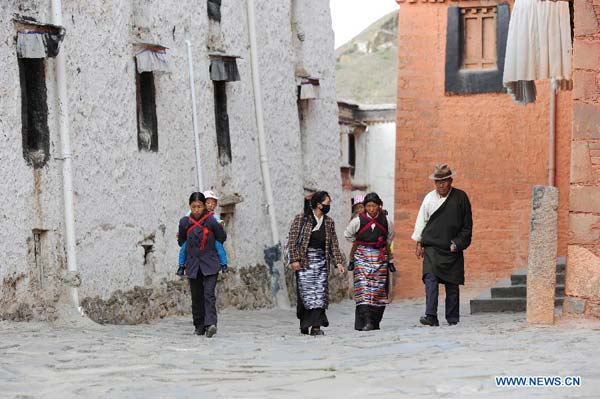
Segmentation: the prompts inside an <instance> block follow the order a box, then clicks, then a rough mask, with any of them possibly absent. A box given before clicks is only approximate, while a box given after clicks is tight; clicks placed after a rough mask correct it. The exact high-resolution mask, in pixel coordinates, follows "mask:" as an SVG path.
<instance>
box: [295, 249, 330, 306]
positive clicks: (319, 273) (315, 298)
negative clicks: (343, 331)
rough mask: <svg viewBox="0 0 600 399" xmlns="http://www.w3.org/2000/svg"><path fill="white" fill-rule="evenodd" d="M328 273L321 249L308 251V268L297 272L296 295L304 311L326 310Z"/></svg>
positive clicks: (323, 252)
mask: <svg viewBox="0 0 600 399" xmlns="http://www.w3.org/2000/svg"><path fill="white" fill-rule="evenodd" d="M328 275H329V272H328V270H327V262H326V260H325V251H324V250H322V249H313V248H309V249H308V266H307V267H304V268H302V269H300V270H299V271H298V293H299V297H300V299H301V300H302V304H303V305H304V308H305V309H308V310H310V309H327V306H328V305H329V282H328Z"/></svg>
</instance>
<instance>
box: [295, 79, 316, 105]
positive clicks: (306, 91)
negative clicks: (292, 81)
mask: <svg viewBox="0 0 600 399" xmlns="http://www.w3.org/2000/svg"><path fill="white" fill-rule="evenodd" d="M299 89H300V93H299V96H300V97H299V98H300V100H314V99H317V98H319V97H320V96H319V91H320V82H319V79H316V78H302V79H301V82H300V85H299Z"/></svg>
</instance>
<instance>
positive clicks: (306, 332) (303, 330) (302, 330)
mask: <svg viewBox="0 0 600 399" xmlns="http://www.w3.org/2000/svg"><path fill="white" fill-rule="evenodd" d="M300 333H301V334H304V335H308V327H306V328H301V329H300Z"/></svg>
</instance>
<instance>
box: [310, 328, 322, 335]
mask: <svg viewBox="0 0 600 399" xmlns="http://www.w3.org/2000/svg"><path fill="white" fill-rule="evenodd" d="M310 335H313V336H317V335H325V332H323V330H321V329H320V328H314V327H313V328H311V329H310Z"/></svg>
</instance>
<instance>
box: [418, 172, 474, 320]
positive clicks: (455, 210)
mask: <svg viewBox="0 0 600 399" xmlns="http://www.w3.org/2000/svg"><path fill="white" fill-rule="evenodd" d="M454 176H455V173H454V172H452V170H450V168H449V167H448V165H446V164H442V165H437V166H436V167H435V171H434V173H433V174H432V175H431V176H429V178H430V179H431V180H433V181H434V183H435V190H433V191H431V192H430V193H428V194H427V195H426V196H425V199H424V200H423V204H421V209H420V210H419V215H418V216H417V221H416V223H415V230H414V233H413V235H412V239H413V240H415V241H416V242H417V248H416V251H415V254H416V256H417V258H423V283H424V284H425V295H426V310H425V316H423V317H421V319H420V322H421V324H424V325H428V326H439V325H440V323H439V321H438V318H437V305H438V293H439V284H444V286H445V287H446V321H447V322H448V324H449V325H451V326H452V325H456V324H457V323H458V322H459V307H460V299H459V285H462V284H464V283H465V260H464V257H463V251H464V250H466V249H467V248H468V247H469V245H470V244H471V233H472V230H473V218H472V215H471V203H470V202H469V197H468V196H467V194H466V193H465V192H464V191H462V190H459V189H457V188H453V187H452V178H453V177H454Z"/></svg>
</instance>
